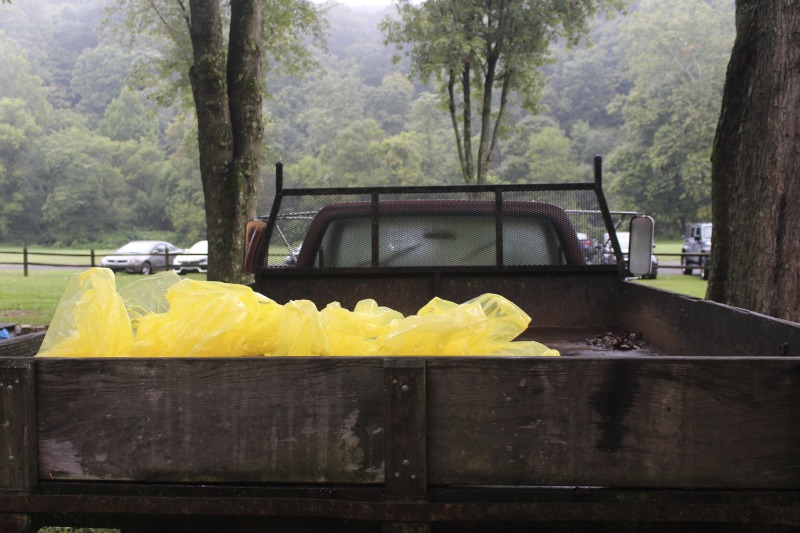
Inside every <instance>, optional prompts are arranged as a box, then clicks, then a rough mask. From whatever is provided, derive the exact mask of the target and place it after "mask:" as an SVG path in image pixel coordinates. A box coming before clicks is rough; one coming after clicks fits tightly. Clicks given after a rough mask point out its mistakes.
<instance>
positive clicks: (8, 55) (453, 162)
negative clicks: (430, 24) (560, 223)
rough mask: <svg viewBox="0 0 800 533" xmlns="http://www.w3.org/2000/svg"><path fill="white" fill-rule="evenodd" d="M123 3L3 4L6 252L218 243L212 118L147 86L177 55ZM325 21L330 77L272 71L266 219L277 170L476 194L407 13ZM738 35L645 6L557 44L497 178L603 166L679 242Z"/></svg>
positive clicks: (535, 178) (308, 177)
mask: <svg viewBox="0 0 800 533" xmlns="http://www.w3.org/2000/svg"><path fill="white" fill-rule="evenodd" d="M108 6H109V2H108V1H107V0H70V1H65V0H29V1H26V2H19V3H17V2H14V3H13V4H6V5H3V6H2V7H0V10H1V11H2V13H1V14H2V17H0V242H17V243H21V242H28V243H39V244H56V243H57V244H62V245H73V244H89V243H91V244H97V245H104V246H111V247H113V246H116V245H119V244H121V243H122V242H123V241H125V240H129V239H133V238H142V237H147V236H155V235H159V236H163V237H168V238H170V239H172V240H173V241H174V242H176V244H179V245H182V246H188V245H189V244H191V243H192V242H194V241H195V240H199V239H200V238H203V237H205V235H206V228H205V226H206V222H205V215H204V205H203V192H202V184H201V180H200V176H199V162H198V155H197V137H196V136H197V129H196V125H195V119H194V116H193V115H192V114H187V113H186V112H184V111H183V109H185V107H182V106H180V105H177V104H176V103H175V102H174V101H171V102H169V105H166V104H165V102H168V101H169V100H168V99H167V100H164V97H165V94H166V93H165V91H163V90H162V91H158V92H156V91H154V90H153V89H152V85H151V84H145V83H144V81H143V79H144V78H143V77H142V75H143V73H146V69H147V67H148V65H150V64H152V63H153V58H157V57H162V56H163V55H164V54H165V53H166V51H165V50H162V49H160V48H159V46H157V45H156V42H155V41H153V42H149V41H148V40H147V39H146V38H144V39H139V40H138V41H137V43H136V46H135V47H133V48H129V47H127V46H126V43H124V42H121V40H120V38H119V37H118V34H116V33H115V32H112V31H108V30H109V28H108V26H109V24H113V23H114V20H115V19H114V17H113V12H111V16H110V17H109V18H104V17H107V16H108V15H104V9H105V8H106V7H108ZM320 9H321V10H322V11H321V14H322V15H323V16H324V17H325V19H326V20H327V24H328V32H327V46H326V48H324V49H323V48H322V47H315V45H314V44H313V43H309V45H308V46H309V47H310V48H311V50H312V51H313V56H314V59H315V61H316V65H315V66H313V67H312V66H304V69H305V72H304V75H303V76H302V77H300V76H298V75H296V74H291V75H290V74H289V73H287V72H285V71H277V70H274V69H267V70H266V72H265V75H266V76H267V79H266V86H267V89H268V92H269V93H268V96H267V98H266V99H265V100H264V118H265V142H264V157H265V161H266V162H267V163H266V164H265V165H264V168H263V173H264V178H263V180H262V183H263V184H264V186H263V187H262V188H261V191H260V197H259V206H260V207H259V210H260V211H261V212H265V211H266V210H267V209H268V207H269V202H270V195H271V185H272V182H271V179H272V164H273V163H274V162H276V161H282V162H283V163H284V165H285V175H286V184H287V185H288V186H293V187H297V186H357V185H419V184H430V185H434V184H457V183H463V177H462V170H461V166H460V163H459V156H458V151H457V150H456V142H455V138H454V135H453V126H452V123H451V120H450V116H449V114H448V111H447V109H446V107H444V106H443V102H442V101H441V99H440V97H439V95H438V94H437V93H436V91H435V89H434V87H432V86H431V85H428V84H425V83H422V82H421V81H420V80H419V79H417V78H409V76H408V74H409V72H411V70H410V65H409V64H408V63H407V62H404V61H401V62H399V63H397V64H395V63H393V62H392V60H391V58H392V55H393V54H394V53H396V50H395V49H394V48H393V47H391V46H386V45H385V44H384V38H385V36H384V34H383V33H382V32H381V31H380V30H379V28H378V25H379V23H380V22H381V21H384V20H385V19H386V17H395V16H396V13H395V11H394V9H393V8H387V9H386V10H384V11H374V10H368V9H361V8H360V9H354V8H349V7H347V6H343V5H333V4H331V5H328V6H323V7H320ZM267 16H269V15H267ZM119 23H120V24H121V23H122V22H119ZM100 28H102V29H103V30H104V31H99V29H100ZM733 39H734V2H733V0H675V1H672V2H663V1H660V0H641V1H638V2H634V3H633V4H632V5H630V7H629V9H628V13H627V14H624V15H619V16H617V17H615V18H612V19H608V20H605V19H598V20H596V21H595V24H594V26H593V29H592V31H591V33H590V39H589V40H590V42H591V44H590V45H586V44H579V45H578V46H574V47H568V46H566V43H559V44H557V45H556V46H554V47H552V50H551V58H550V61H549V63H548V64H547V65H545V66H544V67H542V68H541V70H540V73H541V80H542V81H541V87H540V88H539V92H540V99H539V100H538V105H537V106H536V108H535V112H532V111H531V110H529V108H528V107H524V106H523V105H522V104H523V102H522V101H521V100H515V99H513V98H512V99H511V100H510V102H509V103H508V106H507V108H506V110H505V113H506V118H505V120H506V121H507V122H506V124H507V125H508V127H507V128H506V130H505V131H504V132H503V135H502V137H501V138H500V139H499V141H498V145H497V149H496V152H495V154H494V157H493V160H492V164H491V166H490V167H489V169H488V172H487V174H486V182H489V183H520V182H568V181H586V180H590V179H591V165H590V163H591V159H592V157H593V156H594V155H595V154H601V155H603V156H604V158H605V161H606V164H605V168H606V180H605V183H606V191H607V195H608V196H609V200H610V203H611V207H612V208H615V209H625V210H632V209H636V210H642V211H645V212H647V213H648V214H650V215H652V216H654V217H655V218H656V220H657V231H659V232H660V234H661V235H662V236H675V235H677V234H678V233H679V232H680V231H681V229H682V227H683V225H684V224H685V223H686V222H690V221H695V220H709V219H710V216H711V185H710V171H711V163H710V154H711V145H712V142H713V138H714V131H715V128H716V125H717V120H718V117H719V111H720V102H721V95H722V88H723V84H724V81H725V68H726V65H727V61H728V58H729V56H730V50H731V44H732V42H733ZM167 81H168V80H167ZM162 89H163V88H162ZM167 89H168V87H167Z"/></svg>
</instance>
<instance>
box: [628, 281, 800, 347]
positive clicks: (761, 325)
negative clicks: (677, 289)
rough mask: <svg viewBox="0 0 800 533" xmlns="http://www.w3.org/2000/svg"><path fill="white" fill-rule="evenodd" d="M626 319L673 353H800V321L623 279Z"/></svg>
mask: <svg viewBox="0 0 800 533" xmlns="http://www.w3.org/2000/svg"><path fill="white" fill-rule="evenodd" d="M621 286H622V287H621V289H622V293H623V299H622V301H623V304H622V305H621V310H620V316H621V322H622V323H623V324H624V326H625V328H626V329H628V330H629V331H635V332H642V333H643V334H644V338H645V340H646V341H647V342H649V343H651V344H654V345H657V346H658V347H659V348H660V349H661V350H663V351H665V352H666V353H669V354H671V355H700V356H706V355H713V356H748V357H760V356H798V355H800V324H797V323H795V322H787V321H784V320H777V319H774V318H771V317H768V316H765V315H761V314H758V313H754V312H752V311H747V310H745V309H738V308H735V307H730V306H727V305H722V304H718V303H716V302H710V301H706V300H697V299H695V298H691V297H688V296H684V295H680V294H675V293H671V292H667V291H661V290H657V289H653V288H651V287H645V286H642V285H639V284H636V283H622V284H621Z"/></svg>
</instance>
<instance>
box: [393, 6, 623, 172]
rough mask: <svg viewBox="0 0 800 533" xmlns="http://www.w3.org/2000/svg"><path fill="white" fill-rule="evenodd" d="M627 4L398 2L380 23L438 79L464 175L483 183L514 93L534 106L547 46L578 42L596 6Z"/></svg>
mask: <svg viewBox="0 0 800 533" xmlns="http://www.w3.org/2000/svg"><path fill="white" fill-rule="evenodd" d="M622 6H623V2H622V1H621V0H575V1H572V2H563V1H561V0H547V1H542V2H527V1H524V0H505V1H501V2H497V1H494V0H478V1H474V2H463V1H458V0H427V1H425V2H423V3H421V4H417V3H415V2H412V1H411V0H399V1H398V3H397V10H398V13H399V15H400V18H399V20H391V19H388V18H387V19H385V20H384V22H383V23H382V28H383V30H384V31H385V32H386V42H387V43H394V44H396V45H398V46H399V47H400V49H401V50H402V51H404V53H405V55H406V56H407V57H409V59H410V61H411V68H412V69H413V71H414V72H415V73H417V74H419V75H420V76H421V77H422V79H423V80H424V81H428V80H430V79H431V78H434V79H435V81H436V83H437V87H438V90H439V92H440V93H441V94H442V95H444V96H445V98H446V100H447V102H448V106H449V110H450V116H451V120H452V124H453V131H454V132H455V138H456V148H457V151H458V156H459V161H460V162H461V170H462V176H463V178H464V181H465V182H466V183H483V182H485V181H486V178H487V176H488V173H489V167H490V164H491V162H492V159H493V157H494V153H495V150H496V148H497V143H498V140H499V138H500V135H501V132H502V129H503V123H504V118H505V113H506V111H507V106H508V103H509V99H510V98H511V97H512V95H515V94H516V95H518V96H519V97H521V99H522V102H523V104H524V106H525V107H527V108H534V107H535V104H536V102H537V100H538V98H539V96H540V91H541V87H542V78H541V75H540V74H539V71H538V69H539V67H541V66H542V65H543V64H544V63H546V62H547V55H548V47H549V45H550V44H551V43H552V42H553V41H554V40H556V39H558V38H562V37H563V38H566V39H567V41H569V42H570V43H575V42H577V41H578V39H579V38H580V36H581V35H583V34H584V33H585V32H586V31H587V30H588V24H589V22H590V21H591V20H592V18H593V17H594V15H595V14H596V13H597V12H598V11H599V10H602V9H615V8H621V7H622ZM405 47H408V48H407V50H406V49H405ZM473 115H476V116H477V117H478V127H477V128H476V129H473V125H472V121H473ZM473 136H476V137H477V139H478V141H477V144H478V146H477V151H476V153H474V152H475V151H474V150H473V146H472V142H473V141H472V139H473Z"/></svg>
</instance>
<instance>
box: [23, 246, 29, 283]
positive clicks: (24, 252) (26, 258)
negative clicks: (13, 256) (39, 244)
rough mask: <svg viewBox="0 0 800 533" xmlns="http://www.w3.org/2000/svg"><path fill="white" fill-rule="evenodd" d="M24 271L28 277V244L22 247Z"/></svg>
mask: <svg viewBox="0 0 800 533" xmlns="http://www.w3.org/2000/svg"><path fill="white" fill-rule="evenodd" d="M22 271H23V275H24V276H25V277H26V278H27V277H28V245H27V244H26V245H25V246H23V247H22Z"/></svg>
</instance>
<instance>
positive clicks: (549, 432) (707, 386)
mask: <svg viewBox="0 0 800 533" xmlns="http://www.w3.org/2000/svg"><path fill="white" fill-rule="evenodd" d="M426 375H427V389H428V402H427V408H428V411H427V416H428V481H429V483H430V484H437V485H439V484H443V485H447V484H466V485H469V484H498V485H500V484H508V485H560V486H578V485H591V486H608V487H653V488H658V487H672V488H719V487H726V488H772V489H779V488H797V487H800V407H798V406H800V386H799V385H800V360H797V359H789V358H754V359H746V358H676V357H664V358H659V357H656V358H639V359H632V358H585V359H584V358H560V359H547V358H545V359H538V360H537V359H534V360H524V359H505V360H501V359H487V358H483V359H480V358H468V359H459V360H453V359H430V360H429V361H428V366H427V368H426Z"/></svg>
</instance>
